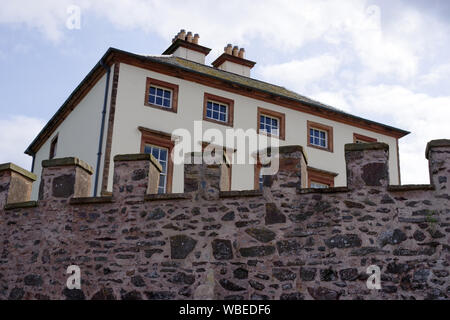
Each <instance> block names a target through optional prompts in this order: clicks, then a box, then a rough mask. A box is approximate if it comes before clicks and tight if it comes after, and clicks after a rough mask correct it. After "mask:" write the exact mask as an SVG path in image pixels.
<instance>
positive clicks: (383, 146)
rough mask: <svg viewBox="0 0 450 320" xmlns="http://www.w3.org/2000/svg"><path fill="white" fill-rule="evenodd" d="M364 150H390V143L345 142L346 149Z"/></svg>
mask: <svg viewBox="0 0 450 320" xmlns="http://www.w3.org/2000/svg"><path fill="white" fill-rule="evenodd" d="M364 150H389V145H388V144H387V143H384V142H370V143H347V144H345V151H364Z"/></svg>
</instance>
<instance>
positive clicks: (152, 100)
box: [148, 95, 155, 103]
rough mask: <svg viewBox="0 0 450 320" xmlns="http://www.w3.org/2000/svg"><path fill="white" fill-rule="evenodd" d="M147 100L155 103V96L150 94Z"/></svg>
mask: <svg viewBox="0 0 450 320" xmlns="http://www.w3.org/2000/svg"><path fill="white" fill-rule="evenodd" d="M148 102H150V103H155V96H153V95H151V96H150V99H148Z"/></svg>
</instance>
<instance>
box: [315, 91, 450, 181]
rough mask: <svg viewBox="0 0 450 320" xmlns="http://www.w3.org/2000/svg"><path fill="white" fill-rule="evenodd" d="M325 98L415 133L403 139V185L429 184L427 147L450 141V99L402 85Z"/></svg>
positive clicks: (361, 114) (355, 112)
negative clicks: (444, 140) (430, 144)
mask: <svg viewBox="0 0 450 320" xmlns="http://www.w3.org/2000/svg"><path fill="white" fill-rule="evenodd" d="M315 98H317V96H315ZM321 98H322V100H321V101H322V102H324V103H331V102H336V103H339V101H342V102H341V103H342V104H346V105H348V106H349V111H351V112H352V113H353V114H357V115H360V116H363V117H366V118H368V119H372V120H375V121H380V122H382V123H386V122H388V123H389V124H391V125H393V126H396V127H399V128H401V129H405V130H408V131H411V134H409V135H408V136H406V137H404V138H402V139H400V146H399V147H400V165H401V173H402V183H403V184H410V183H428V182H429V173H428V162H427V160H426V159H425V147H426V144H427V142H428V141H430V140H433V139H443V138H449V137H450V129H449V126H448V119H450V107H449V106H450V96H442V97H433V96H430V95H428V94H424V93H417V92H414V91H412V90H410V89H407V88H405V87H402V86H399V85H391V86H388V85H372V86H370V85H369V86H359V87H355V88H353V89H352V90H342V91H336V92H326V93H325V94H322V96H321ZM338 106H339V105H338Z"/></svg>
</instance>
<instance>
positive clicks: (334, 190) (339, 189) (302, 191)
mask: <svg viewBox="0 0 450 320" xmlns="http://www.w3.org/2000/svg"><path fill="white" fill-rule="evenodd" d="M349 191H350V189H349V188H347V187H332V188H323V189H316V188H304V189H298V193H300V194H307V193H339V192H349Z"/></svg>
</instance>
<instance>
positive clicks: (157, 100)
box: [156, 96, 162, 105]
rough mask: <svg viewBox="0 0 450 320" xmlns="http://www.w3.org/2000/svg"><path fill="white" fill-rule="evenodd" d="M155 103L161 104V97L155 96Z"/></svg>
mask: <svg viewBox="0 0 450 320" xmlns="http://www.w3.org/2000/svg"><path fill="white" fill-rule="evenodd" d="M156 104H159V105H162V98H160V97H158V96H157V97H156Z"/></svg>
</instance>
